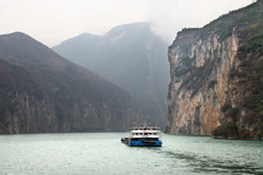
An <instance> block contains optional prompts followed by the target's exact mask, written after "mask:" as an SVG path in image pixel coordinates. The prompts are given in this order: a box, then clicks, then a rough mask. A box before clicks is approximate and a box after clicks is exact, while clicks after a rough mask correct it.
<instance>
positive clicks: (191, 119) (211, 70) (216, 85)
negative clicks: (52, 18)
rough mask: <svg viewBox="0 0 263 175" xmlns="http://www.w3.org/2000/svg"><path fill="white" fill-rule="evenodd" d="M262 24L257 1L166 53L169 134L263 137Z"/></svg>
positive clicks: (180, 39)
mask: <svg viewBox="0 0 263 175" xmlns="http://www.w3.org/2000/svg"><path fill="white" fill-rule="evenodd" d="M262 22H263V1H262V0H258V1H257V2H256V3H254V4H251V5H250V6H248V7H246V8H243V9H240V10H237V11H234V12H231V13H230V14H227V15H224V16H222V17H220V18H219V19H217V20H215V21H213V22H212V23H210V24H208V25H206V26H205V27H203V28H201V29H184V30H183V31H181V32H179V33H178V34H177V37H176V39H175V41H174V42H173V44H172V45H171V46H170V47H169V51H168V57H169V62H170V76H171V81H170V85H169V93H168V125H167V132H168V133H174V134H194V135H211V134H212V132H213V134H214V135H223V136H224V137H231V138H242V139H246V138H252V139H260V138H262V137H263V91H262V84H263V83H262V82H263V80H262V77H263V71H262V66H263V61H262V57H263V56H262V55H263V49H262V48H263V47H262V46H263V39H262V38H263V37H262V36H263V28H262Z"/></svg>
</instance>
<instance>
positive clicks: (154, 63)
mask: <svg viewBox="0 0 263 175" xmlns="http://www.w3.org/2000/svg"><path fill="white" fill-rule="evenodd" d="M167 46H168V44H167V43H165V42H164V41H162V40H161V38H160V37H159V36H156V35H154V34H153V33H152V31H151V29H150V24H149V23H144V22H143V23H133V24H126V25H121V26H117V27H115V28H113V29H112V30H110V31H109V32H108V33H107V34H105V35H104V36H96V35H91V34H82V35H80V36H78V37H75V38H72V39H69V40H67V41H64V42H63V43H61V44H60V45H58V46H56V47H54V48H53V49H54V50H55V51H56V52H57V53H59V54H60V55H62V56H64V57H65V58H67V59H69V60H71V61H73V62H75V63H77V64H79V65H82V66H84V67H86V68H88V69H90V70H92V71H93V72H96V73H98V74H99V75H101V76H102V77H104V78H106V79H107V80H109V81H110V82H112V83H114V84H116V85H118V86H119V87H121V88H123V89H124V90H125V91H126V92H128V93H129V94H130V95H131V96H132V97H133V98H134V99H135V100H136V101H137V102H138V104H139V105H140V106H141V107H142V109H143V113H144V115H146V119H147V120H148V122H151V123H152V124H155V123H156V122H157V124H158V125H159V126H161V128H165V126H166V121H167V93H168V88H167V87H168V84H169V63H168V61H167Z"/></svg>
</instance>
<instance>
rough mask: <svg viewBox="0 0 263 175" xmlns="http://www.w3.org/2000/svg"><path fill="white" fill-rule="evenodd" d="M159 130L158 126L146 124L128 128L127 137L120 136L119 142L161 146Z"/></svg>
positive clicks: (133, 144)
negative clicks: (128, 133)
mask: <svg viewBox="0 0 263 175" xmlns="http://www.w3.org/2000/svg"><path fill="white" fill-rule="evenodd" d="M160 133H161V131H160V128H159V127H148V126H147V125H146V124H144V125H142V126H140V127H132V128H130V135H129V137H124V138H121V142H122V143H124V144H127V145H128V146H146V147H148V146H149V147H151V146H152V147H160V146H162V141H161V139H160V137H161V134H160Z"/></svg>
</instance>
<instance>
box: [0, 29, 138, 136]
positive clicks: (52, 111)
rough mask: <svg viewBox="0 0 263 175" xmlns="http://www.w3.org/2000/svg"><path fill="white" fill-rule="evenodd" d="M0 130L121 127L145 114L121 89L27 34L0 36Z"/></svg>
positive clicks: (3, 132) (97, 129)
mask: <svg viewBox="0 0 263 175" xmlns="http://www.w3.org/2000/svg"><path fill="white" fill-rule="evenodd" d="M0 68H1V69H0V72H1V73H0V134H13V133H43V132H89V131H92V132H97V131H125V130H127V129H128V128H129V127H130V126H131V125H132V122H133V121H138V120H140V117H143V116H142V115H141V112H140V108H139V107H138V105H137V104H136V102H135V101H134V100H133V99H132V98H131V97H130V96H129V95H128V94H127V93H126V92H125V91H124V90H122V89H120V88H119V87H117V86H116V85H113V84H111V83H110V82H108V81H106V80H105V79H103V78H101V77H100V76H98V75H97V74H94V73H92V72H91V71H89V70H87V69H85V68H83V67H81V66H78V65H76V64H74V63H72V62H70V61H68V60H66V59H64V58H63V57H61V56H59V55H58V54H56V53H55V52H53V51H52V50H51V49H49V48H48V47H46V46H45V45H43V44H41V43H40V42H38V41H36V40H34V39H33V38H31V37H30V36H28V35H26V34H23V33H20V32H16V33H12V34H8V35H1V36H0Z"/></svg>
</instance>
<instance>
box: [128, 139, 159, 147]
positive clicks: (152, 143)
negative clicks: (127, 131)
mask: <svg viewBox="0 0 263 175" xmlns="http://www.w3.org/2000/svg"><path fill="white" fill-rule="evenodd" d="M127 145H128V146H145V147H160V146H162V142H161V141H160V140H156V141H149V140H148V141H147V142H146V141H144V140H141V139H139V140H136V141H127Z"/></svg>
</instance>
